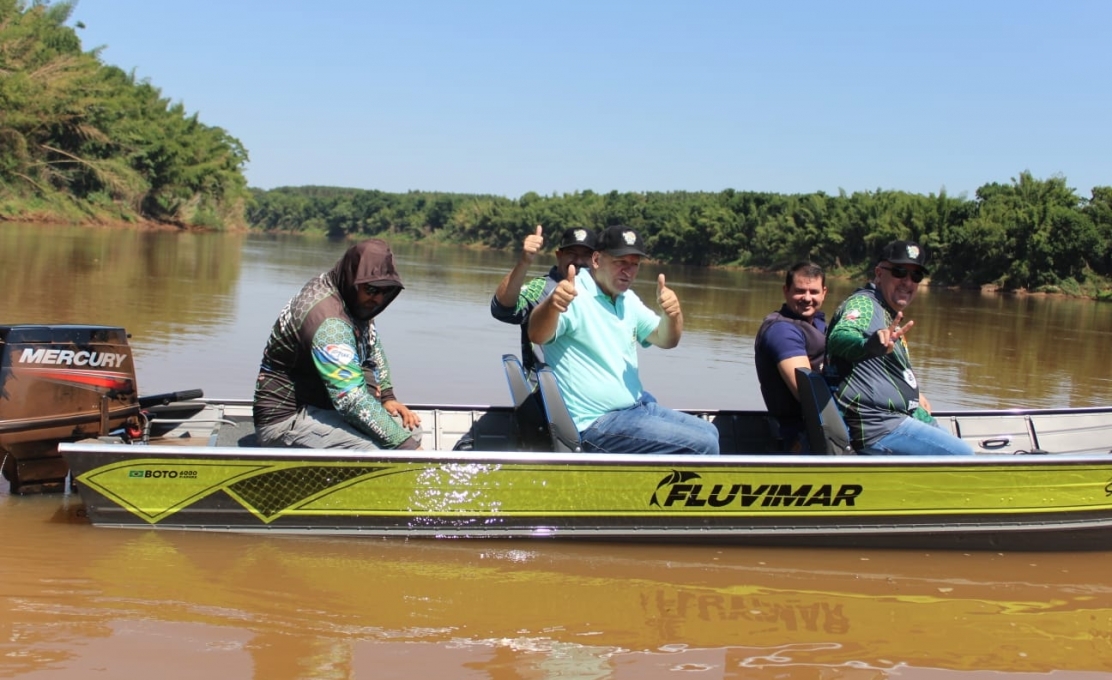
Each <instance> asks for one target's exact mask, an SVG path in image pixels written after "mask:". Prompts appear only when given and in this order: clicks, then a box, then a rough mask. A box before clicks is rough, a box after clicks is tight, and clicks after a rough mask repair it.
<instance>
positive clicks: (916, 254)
mask: <svg viewBox="0 0 1112 680" xmlns="http://www.w3.org/2000/svg"><path fill="white" fill-rule="evenodd" d="M880 261H881V262H891V263H892V264H916V265H919V267H921V268H922V269H923V273H924V274H930V272H929V271H927V251H925V250H923V248H922V246H920V245H919V244H918V243H916V242H915V241H892V242H891V243H889V244H888V245H886V246H884V250H883V251H882V252H881V254H880Z"/></svg>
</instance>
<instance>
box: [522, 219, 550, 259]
mask: <svg viewBox="0 0 1112 680" xmlns="http://www.w3.org/2000/svg"><path fill="white" fill-rule="evenodd" d="M543 231H544V230H543V229H542V228H541V225H539V224H538V225H537V231H536V232H534V233H532V234H529V235H528V236H526V237H525V242H524V243H522V244H521V259H523V260H525V261H526V262H532V261H533V258H534V257H536V256H537V253H539V252H540V251H541V248H544V236H542V235H541V233H542V232H543Z"/></svg>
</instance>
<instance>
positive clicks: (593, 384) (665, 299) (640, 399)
mask: <svg viewBox="0 0 1112 680" xmlns="http://www.w3.org/2000/svg"><path fill="white" fill-rule="evenodd" d="M642 257H647V255H646V253H645V245H644V242H643V241H642V240H641V235H640V234H638V233H637V231H635V230H634V229H631V228H630V227H623V226H613V227H608V228H607V229H606V230H605V231H603V232H602V233H601V234H600V235H599V238H598V250H597V251H596V252H595V253H594V256H593V257H592V258H591V268H590V270H582V271H580V272H578V274H577V273H576V271H575V268H574V267H568V268H567V271H566V272H565V277H564V279H563V280H562V281H560V283H559V285H557V286H556V289H555V290H553V291H552V294H551V295H549V296H548V297H547V298H545V299H544V300H543V301H542V302H541V303H540V304H539V305H537V308H536V309H535V310H534V311H533V314H532V318H531V319H530V322H529V339H530V340H532V341H533V342H535V343H537V344H540V345H544V352H545V357H546V359H547V361H548V364H549V365H550V366H551V367H552V370H553V372H555V374H556V379H557V381H558V382H559V384H560V388H561V391H562V393H563V396H564V401H565V402H566V404H567V407H568V412H569V413H570V414H571V417H572V420H574V421H575V427H576V429H577V430H578V431H579V439H580V444H581V446H582V447H583V450H584V451H600V452H607V453H697V454H712V455H716V454H718V430H717V429H715V427H714V425H712V424H711V423H710V422H708V421H706V420H703V419H701V418H697V417H695V416H692V415H690V414H687V413H681V412H679V411H673V410H672V409H668V408H664V407H663V406H661V405H659V404H658V403H656V400H655V399H653V398H652V396H651V395H649V394H648V393H647V392H645V391H644V390H643V389H642V387H641V379H640V376H639V375H638V371H637V346H638V345H641V346H642V347H648V346H649V345H656V346H657V347H661V348H664V349H670V348H672V347H675V346H676V345H677V344H679V341H680V336H681V335H682V334H683V311H682V310H681V309H680V302H679V299H678V298H677V297H676V294H675V292H673V291H672V289H671V288H669V287H668V286H667V285H665V281H664V274H660V275H659V277H657V286H656V301H657V306H658V307H659V308H660V311H661V312H662V313H663V315H662V316H661V315H658V314H656V313H655V312H653V311H652V310H650V309H649V308H648V307H646V306H645V304H644V303H643V302H641V299H640V298H639V297H637V294H636V293H634V292H633V291H632V290H630V286H631V285H632V284H633V280H634V278H635V277H636V276H637V271H638V269H639V268H640V266H641V258H642Z"/></svg>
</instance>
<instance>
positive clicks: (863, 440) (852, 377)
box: [824, 241, 973, 455]
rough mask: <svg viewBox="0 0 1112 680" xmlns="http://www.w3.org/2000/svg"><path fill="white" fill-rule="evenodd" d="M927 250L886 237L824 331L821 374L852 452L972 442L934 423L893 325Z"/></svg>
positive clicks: (949, 448) (958, 448)
mask: <svg viewBox="0 0 1112 680" xmlns="http://www.w3.org/2000/svg"><path fill="white" fill-rule="evenodd" d="M926 262H927V255H926V253H925V252H924V251H923V249H922V248H921V247H920V246H919V244H918V243H915V242H913V241H892V242H891V243H889V244H888V245H886V246H885V247H884V250H883V251H882V253H881V256H880V262H879V263H878V264H877V265H876V267H875V268H874V269H873V281H872V282H870V283H868V284H866V285H865V287H864V288H859V289H858V290H856V291H854V293H853V294H852V295H850V296H849V297H848V298H846V301H845V302H843V303H842V305H841V306H840V307H838V310H837V311H836V312H835V313H834V320H833V321H832V322H831V324H830V328H829V330H828V331H827V334H826V365H825V369H824V370H825V373H826V376H827V380H828V381H829V382H830V384H831V385H833V386H834V389H835V391H834V396H835V398H836V399H837V401H838V407H839V409H840V410H841V411H842V415H843V416H844V417H845V420H846V425H847V426H848V427H849V432H850V437H851V439H852V441H853V448H854V449H856V450H857V452H858V453H869V454H910V455H969V454H972V453H973V447H972V446H970V445H969V444H968V443H967V442H965V441H962V440H961V439H959V438H958V437H955V436H954V435H952V434H950V433H949V432H947V431H946V430H944V429H942V427H941V426H940V425H939V423H938V421H936V420H935V419H934V417H933V416H931V414H930V405H929V403H928V402H927V400H926V397H924V396H922V395H921V394H920V393H919V383H918V381H917V380H916V378H915V373H914V371H912V370H911V357H910V356H909V354H908V350H907V341H905V340H904V336H905V335H906V334H907V332H908V331H909V330H911V327H912V326H914V325H915V322H914V321H908V322H907V323H904V324H903V325H901V322H902V321H903V313H904V310H905V309H907V306H908V305H909V304H911V301H912V300H913V299H914V298H915V293H916V292H917V291H918V290H919V282H920V281H922V280H923V277H924V276H926V274H927V269H926Z"/></svg>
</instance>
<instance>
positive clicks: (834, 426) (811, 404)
mask: <svg viewBox="0 0 1112 680" xmlns="http://www.w3.org/2000/svg"><path fill="white" fill-rule="evenodd" d="M795 382H796V386H797V387H798V388H799V403H800V405H801V406H802V407H803V424H804V425H805V426H806V428H807V442H808V444H810V447H811V452H812V453H819V454H822V453H825V454H830V455H835V456H845V455H853V453H854V450H853V447H852V446H850V442H849V430H848V429H847V428H846V422H845V421H844V420H843V419H842V414H841V413H839V412H838V405H837V404H835V403H834V395H832V394H831V393H830V386H829V385H827V383H826V378H823V377H822V374H820V373H819V372H817V371H813V370H811V369H808V368H797V369H795Z"/></svg>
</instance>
